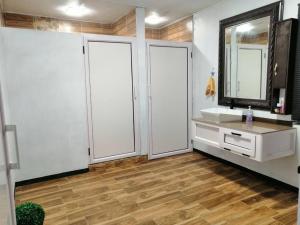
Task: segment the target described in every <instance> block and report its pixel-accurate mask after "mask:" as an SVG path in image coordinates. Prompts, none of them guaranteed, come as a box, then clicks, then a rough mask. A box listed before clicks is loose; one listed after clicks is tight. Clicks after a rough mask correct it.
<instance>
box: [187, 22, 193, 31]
mask: <svg viewBox="0 0 300 225" xmlns="http://www.w3.org/2000/svg"><path fill="white" fill-rule="evenodd" d="M186 28H187V29H188V31H191V32H192V31H193V21H189V22H187V23H186Z"/></svg>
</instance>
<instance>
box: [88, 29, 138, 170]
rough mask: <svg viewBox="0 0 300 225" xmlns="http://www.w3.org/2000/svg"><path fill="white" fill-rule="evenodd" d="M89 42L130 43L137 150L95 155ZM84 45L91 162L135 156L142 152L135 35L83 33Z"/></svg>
mask: <svg viewBox="0 0 300 225" xmlns="http://www.w3.org/2000/svg"><path fill="white" fill-rule="evenodd" d="M89 42H107V43H124V44H130V45H131V50H132V61H131V62H132V88H133V89H132V103H133V113H134V121H133V122H134V142H135V143H134V145H135V149H134V150H135V151H134V152H131V153H126V154H121V155H114V156H108V157H104V158H100V159H97V158H95V157H94V155H95V154H94V141H93V120H92V102H91V85H90V71H89V48H88V43H89ZM83 47H84V65H85V82H86V83H85V86H86V104H87V123H88V140H89V149H90V151H89V160H90V164H94V163H100V162H106V161H111V160H117V159H123V158H128V157H133V156H137V155H140V154H141V147H140V146H141V143H140V113H139V88H138V87H139V86H138V84H139V79H138V63H137V61H138V57H137V44H136V38H134V37H119V36H110V35H94V34H84V35H83Z"/></svg>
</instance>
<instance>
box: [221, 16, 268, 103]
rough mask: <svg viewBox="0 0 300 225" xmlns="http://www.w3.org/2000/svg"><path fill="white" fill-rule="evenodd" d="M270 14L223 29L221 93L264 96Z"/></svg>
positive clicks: (238, 96)
mask: <svg viewBox="0 0 300 225" xmlns="http://www.w3.org/2000/svg"><path fill="white" fill-rule="evenodd" d="M269 29H270V17H269V16H267V17H263V18H260V19H256V20H252V21H249V22H246V23H242V24H238V25H234V26H231V27H228V28H226V29H225V68H226V69H225V80H224V85H225V89H224V91H225V93H224V94H225V96H226V97H231V98H247V99H261V100H266V97H267V96H266V94H267V93H266V90H267V71H268V46H269Z"/></svg>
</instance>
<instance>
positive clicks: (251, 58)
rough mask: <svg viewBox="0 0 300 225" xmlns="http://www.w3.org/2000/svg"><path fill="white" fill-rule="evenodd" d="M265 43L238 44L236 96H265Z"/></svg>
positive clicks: (253, 97) (260, 97) (261, 97)
mask: <svg viewBox="0 0 300 225" xmlns="http://www.w3.org/2000/svg"><path fill="white" fill-rule="evenodd" d="M265 49H266V46H265V45H239V46H238V62H237V63H238V64H237V97H238V98H251V99H265V98H266V83H265V82H263V81H264V80H267V79H266V74H267V73H266V66H267V63H266V60H267V57H266V54H265V52H266V51H265ZM249 68H251V70H249Z"/></svg>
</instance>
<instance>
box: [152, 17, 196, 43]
mask: <svg viewBox="0 0 300 225" xmlns="http://www.w3.org/2000/svg"><path fill="white" fill-rule="evenodd" d="M192 23H193V17H192V16H190V17H188V18H184V19H182V20H180V21H178V22H176V23H173V24H171V25H169V26H166V27H163V28H160V29H153V28H146V38H147V39H158V40H168V41H179V42H185V41H187V42H190V41H192V40H193V32H192V29H189V26H191V27H192Z"/></svg>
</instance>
